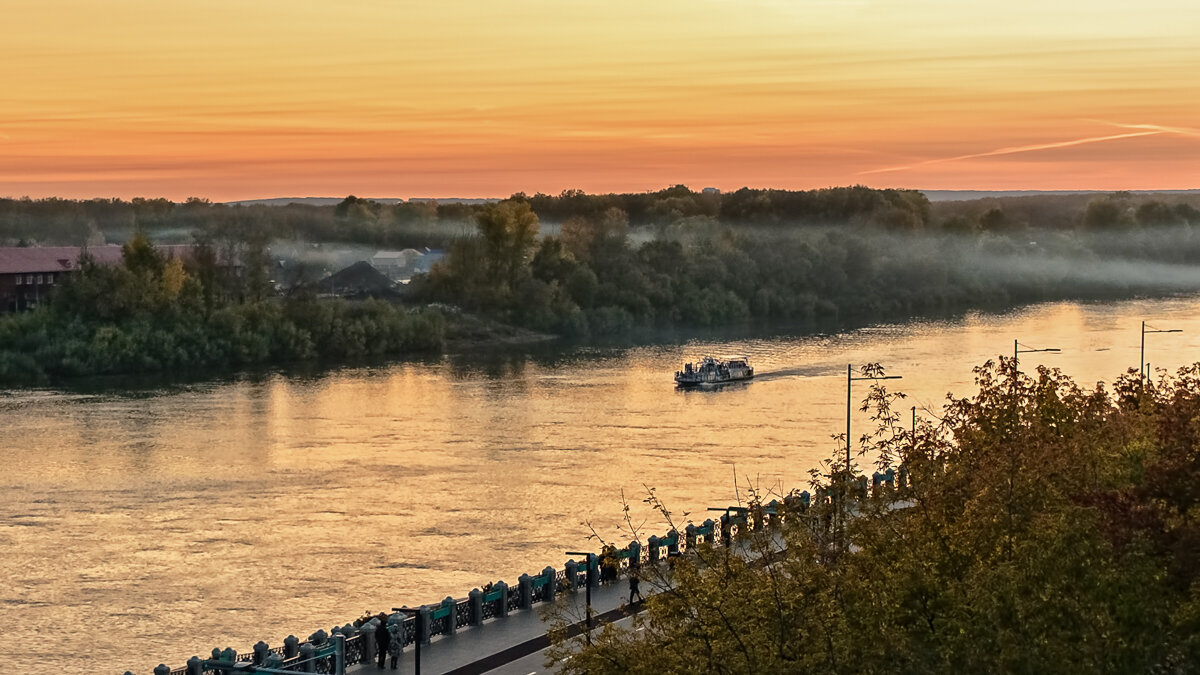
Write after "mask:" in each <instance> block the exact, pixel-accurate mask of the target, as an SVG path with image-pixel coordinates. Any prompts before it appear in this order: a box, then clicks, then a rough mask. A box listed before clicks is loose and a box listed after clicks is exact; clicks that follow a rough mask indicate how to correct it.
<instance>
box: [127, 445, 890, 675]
mask: <svg viewBox="0 0 1200 675" xmlns="http://www.w3.org/2000/svg"><path fill="white" fill-rule="evenodd" d="M909 480H910V479H909V475H908V470H907V468H906V467H904V466H901V467H900V469H899V471H894V470H892V469H888V470H887V471H885V472H882V473H876V474H874V475H873V476H872V477H871V482H870V488H869V490H868V483H867V478H866V477H865V476H860V477H858V480H856V482H855V483H854V492H855V493H856V496H857V497H858V498H859V499H864V500H865V499H867V498H869V497H872V498H878V497H880V496H883V495H890V496H893V497H897V498H898V497H901V496H903V495H905V494H906V493H907V490H908V487H909ZM835 498H836V495H835V493H834V491H833V490H830V489H828V488H820V489H818V490H817V493H816V495H815V496H814V495H810V494H809V493H808V492H807V491H804V492H800V493H799V494H791V495H788V496H786V497H784V498H783V500H782V501H779V500H772V501H771V502H770V503H768V504H766V505H752V506H749V507H744V506H730V507H726V508H724V509H714V510H717V511H724V513H723V514H722V515H721V516H720V518H719V519H718V520H716V521H714V520H712V519H708V520H705V521H704V522H703V523H701V524H699V525H696V524H694V523H693V524H689V525H688V526H687V527H686V528H685V529H684V531H683V533H682V534H681V533H680V532H678V531H676V530H671V531H669V532H667V533H666V534H664V535H663V536H661V537H660V536H651V537H649V538H648V539H647V540H646V542H645V544H642V543H641V542H638V541H633V542H630V544H629V545H628V546H626V547H625V548H622V549H619V550H615V551H614V550H613V549H607V555H608V556H609V557H608V560H607V561H605V560H604V559H603V558H602V557H601V556H600V555H589V556H588V558H587V560H585V561H583V562H576V561H574V560H572V561H568V562H567V564H566V566H565V567H564V568H563V569H555V568H552V567H547V568H545V569H544V570H542V572H540V573H539V574H537V575H536V576H530V575H521V578H520V583H519V584H517V585H515V586H509V585H507V584H505V583H504V582H503V581H500V582H497V583H496V584H494V585H492V584H489V586H488V587H487V588H485V590H483V591H480V590H479V589H475V590H474V591H472V592H471V593H470V595H469V597H467V598H464V599H457V600H456V599H454V598H446V599H445V600H443V601H442V602H441V603H438V604H436V605H430V606H425V607H422V608H421V609H420V611H419V612H418V615H417V616H410V615H405V614H400V613H396V614H392V615H390V616H389V617H388V623H389V624H391V625H392V634H393V639H395V640H397V641H398V642H399V645H400V648H401V649H404V648H406V647H408V646H410V645H413V644H414V643H415V642H416V641H417V640H418V639H423V641H424V642H426V643H427V642H429V639H430V638H432V637H436V636H441V635H449V634H452V633H455V632H457V631H458V630H459V629H464V628H469V627H479V626H482V625H483V624H484V623H485V622H486V621H490V620H502V619H503V618H504V617H506V616H508V614H509V613H510V612H515V611H522V610H529V609H531V608H532V605H534V604H540V603H546V602H553V601H554V600H555V598H556V596H558V595H559V594H561V593H574V592H576V591H578V590H579V589H582V588H584V587H585V586H586V585H587V583H588V574H587V568H588V566H589V565H590V566H591V568H592V580H593V583H595V584H598V583H600V579H601V571H602V570H603V569H604V565H606V564H607V565H608V569H609V571H610V572H611V571H612V570H613V569H614V568H615V569H616V570H617V572H618V573H626V574H627V573H628V570H629V567H630V566H631V565H638V566H640V565H657V564H662V563H669V562H671V559H672V558H675V557H677V556H680V555H683V554H684V553H685V552H687V553H693V552H696V551H698V550H700V549H701V548H703V547H706V546H714V545H718V544H724V545H726V546H730V545H732V543H733V542H734V541H736V540H737V539H738V538H739V537H742V536H746V535H748V534H750V533H752V532H757V531H762V530H764V529H770V528H774V527H777V526H779V525H780V524H781V523H783V522H787V521H788V520H789V519H790V518H799V519H801V520H800V521H799V522H809V523H810V526H811V527H818V526H820V525H821V523H822V519H821V518H816V519H815V520H814V519H811V518H812V517H811V516H810V515H809V511H810V509H811V508H812V506H813V505H814V504H828V503H831V502H833V500H834V499H835ZM823 515H824V516H825V518H826V519H827V518H828V514H823ZM379 620H380V619H379V617H374V618H372V619H370V620H369V621H365V622H362V623H361V624H360V625H351V624H346V625H345V626H341V627H335V628H333V629H332V630H331V631H330V634H326V633H325V631H317V632H316V633H314V634H313V635H312V636H310V637H309V639H308V640H305V641H303V642H302V641H300V640H298V639H297V638H295V637H294V636H288V638H287V639H286V640H284V645H283V646H277V647H274V648H269V647H268V646H267V645H266V644H265V643H261V642H260V643H259V644H257V645H255V649H254V650H253V651H251V652H244V653H237V652H234V651H233V650H232V649H229V648H226V649H224V650H219V649H214V650H212V658H211V659H209V660H201V659H199V657H193V658H192V659H190V660H189V661H188V664H187V665H186V666H184V667H182V668H174V669H168V668H167V667H166V666H159V667H158V668H156V669H155V670H154V673H155V675H203V673H218V674H221V673H222V671H226V672H233V671H234V670H235V669H236V667H237V666H236V665H235V664H238V663H246V662H253V663H254V664H256V665H263V664H265V663H270V664H273V665H274V667H277V668H286V669H288V670H293V671H298V672H310V673H334V672H335V671H336V668H337V659H336V650H337V649H342V650H343V658H344V662H345V663H346V664H355V663H366V662H368V660H369V657H370V656H371V655H373V654H374V653H375V635H374V630H375V627H376V626H377V625H378V624H377V623H376V622H378V621H379ZM330 635H333V636H334V637H335V638H336V641H335V640H334V639H331V638H330ZM339 645H340V646H339ZM221 664H225V668H224V669H223V668H222V667H221ZM229 666H234V668H230V667H229ZM126 675H130V673H126Z"/></svg>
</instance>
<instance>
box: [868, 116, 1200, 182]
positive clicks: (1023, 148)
mask: <svg viewBox="0 0 1200 675" xmlns="http://www.w3.org/2000/svg"><path fill="white" fill-rule="evenodd" d="M1118 126H1119V125H1118ZM1133 128H1142V127H1133ZM1165 133H1178V132H1174V131H1171V130H1168V129H1167V128H1159V127H1155V128H1152V129H1147V130H1145V131H1131V132H1129V133H1127V134H1112V135H1109V136H1089V137H1087V138H1076V139H1075V140H1071V141H1058V142H1056V143H1038V144H1036V145H1017V146H1012V147H1007V148H998V149H996V150H989V151H987V152H977V153H974V154H970V155H958V156H957V157H941V158H938V159H927V160H925V161H923V162H916V163H913V164H905V165H903V166H889V167H885V168H883V169H870V170H868V171H859V172H858V175H860V176H861V175H863V174H869V173H887V172H889V171H906V170H908V169H915V168H917V167H919V166H928V165H930V164H945V163H946V162H957V161H960V160H964V159H975V158H977V157H993V156H996V155H1015V154H1017V153H1020V152H1035V151H1037V150H1052V149H1054V148H1068V147H1071V146H1073V145H1086V144H1088V143H1102V142H1104V141H1115V140H1118V139H1121V138H1135V137H1138V136H1157V135H1159V134H1165ZM1197 135H1200V134H1197Z"/></svg>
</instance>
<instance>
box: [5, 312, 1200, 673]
mask: <svg viewBox="0 0 1200 675" xmlns="http://www.w3.org/2000/svg"><path fill="white" fill-rule="evenodd" d="M1143 319H1144V320H1147V321H1149V322H1150V323H1151V324H1152V325H1154V326H1156V327H1159V328H1180V329H1183V331H1184V332H1183V333H1180V334H1153V335H1148V336H1147V338H1146V339H1147V346H1146V360H1148V361H1150V362H1151V363H1152V364H1153V366H1154V367H1156V368H1157V367H1165V368H1171V369H1174V368H1175V367H1178V366H1180V365H1182V364H1185V363H1190V362H1192V361H1196V360H1200V352H1198V351H1197V349H1196V348H1197V346H1200V297H1197V296H1188V297H1180V298H1173V299H1165V300H1137V301H1128V302H1118V303H1105V304H1076V303H1053V304H1044V305H1037V306H1034V307H1029V308H1025V309H1021V310H1017V311H1013V312H1010V313H1006V314H1000V315H996V314H968V315H965V316H963V317H959V318H956V319H953V320H945V321H916V322H910V323H902V324H886V325H876V326H869V327H865V328H861V329H857V330H853V331H849V332H845V333H837V334H820V335H812V334H786V335H777V336H774V337H763V338H754V339H719V340H718V339H699V340H693V341H688V342H686V343H682V344H680V343H679V342H671V343H668V344H664V343H658V344H652V345H645V346H635V347H628V348H625V347H612V348H597V347H567V346H549V347H547V346H544V345H543V346H537V347H534V348H530V349H528V350H524V351H517V352H512V351H510V352H507V353H505V354H502V355H493V356H490V357H480V356H472V357H460V356H450V357H447V358H445V359H441V360H435V361H427V362H396V363H391V364H386V365H382V366H374V367H353V368H342V369H337V370H331V371H323V372H320V373H318V374H316V375H300V374H294V373H293V374H283V373H260V374H253V375H242V376H236V377H227V378H224V379H220V380H215V381H208V382H201V383H188V384H173V385H157V386H155V387H153V388H150V389H147V388H136V389H130V388H122V389H119V390H115V391H114V390H112V389H104V388H100V387H98V386H97V385H96V384H95V383H90V384H86V385H82V386H85V387H90V388H88V389H83V388H74V389H47V390H34V391H30V390H16V391H9V392H3V393H0V420H2V428H3V430H4V434H3V437H2V440H0V463H2V466H3V469H4V470H3V472H2V473H0V551H3V555H2V558H0V563H2V564H0V608H2V609H3V611H4V619H5V625H6V626H7V629H6V634H7V635H8V638H9V639H8V640H7V641H6V646H5V648H4V650H3V654H0V670H3V671H4V672H10V671H11V670H13V668H14V667H15V664H16V663H20V664H21V670H22V672H27V673H63V672H69V673H84V672H87V673H112V674H113V675H118V674H119V673H122V672H124V671H125V670H126V669H131V670H133V671H134V672H135V673H137V674H138V675H144V674H147V673H149V672H150V671H151V670H152V669H153V667H154V666H155V665H157V664H158V663H160V662H165V663H167V664H168V665H171V666H180V665H182V664H183V663H184V662H185V661H186V659H187V658H188V657H189V656H192V655H193V654H199V655H202V656H205V655H207V654H208V652H209V651H210V650H211V649H212V647H214V646H220V647H225V646H232V647H233V648H235V649H237V650H239V651H244V650H248V649H249V648H250V646H251V645H253V644H254V643H255V642H257V641H258V640H266V641H267V642H269V643H270V644H271V645H272V646H274V645H278V644H282V640H283V638H284V637H285V636H287V635H288V634H289V633H294V634H295V635H297V636H299V637H301V638H303V637H306V636H307V635H308V634H309V633H311V632H313V631H315V630H317V629H318V628H324V629H326V630H328V629H329V628H330V627H331V626H333V625H335V624H341V623H345V622H347V621H350V620H353V619H354V618H356V617H357V616H359V615H361V614H362V613H363V612H364V611H366V610H371V611H379V610H381V609H389V608H391V607H393V606H399V605H400V604H409V605H414V604H420V603H424V602H436V601H439V600H440V599H441V598H443V597H445V596H447V595H453V596H455V597H463V596H465V594H466V592H467V591H468V590H470V589H471V588H472V587H476V586H481V585H483V584H484V583H486V582H487V581H491V580H497V579H504V580H506V581H510V582H515V581H516V578H517V576H518V575H520V574H521V573H522V572H530V573H532V572H535V571H537V570H541V569H542V568H543V567H545V566H546V565H556V566H558V565H561V563H562V562H563V561H564V560H565V556H564V555H563V551H565V550H572V549H579V548H580V547H585V546H594V544H591V543H589V542H588V541H587V540H586V537H587V535H588V532H589V529H588V526H587V525H586V524H585V522H590V523H591V525H592V526H594V527H595V528H596V530H597V531H598V532H599V533H600V534H602V535H604V536H606V537H614V538H620V539H621V540H627V539H628V537H627V536H624V537H622V536H621V535H620V533H619V532H618V531H617V527H618V526H619V525H620V524H621V514H622V492H624V495H625V497H626V498H627V499H628V500H629V501H630V502H631V505H632V512H633V516H634V519H635V521H636V522H638V523H641V522H643V521H645V522H646V528H647V529H646V534H647V535H648V534H651V533H659V534H661V533H662V531H663V530H664V527H663V526H662V525H661V523H660V521H658V520H657V519H656V517H655V516H654V514H652V513H651V512H650V511H649V510H648V509H647V508H646V507H645V505H644V504H643V503H642V502H641V499H642V498H643V497H644V495H645V488H644V487H643V486H653V487H655V488H657V494H658V495H659V496H660V497H661V498H662V499H663V500H664V501H665V502H666V503H667V505H668V506H669V507H671V508H672V509H673V510H675V511H676V512H682V511H685V510H686V511H691V512H692V513H693V514H695V517H696V518H697V520H703V518H705V517H707V516H706V515H705V514H703V510H704V508H705V507H709V506H720V505H726V504H729V503H731V501H732V500H733V499H734V482H735V476H736V477H737V479H738V482H739V483H741V484H742V485H744V484H745V483H746V482H747V481H750V482H753V483H754V484H756V485H758V486H759V487H760V488H761V489H763V490H768V489H769V490H774V491H776V492H785V491H787V490H789V489H791V488H794V487H804V486H805V484H806V482H807V480H808V470H809V469H810V468H811V467H813V466H815V465H816V464H817V463H818V462H819V461H820V460H821V459H822V458H825V457H827V456H829V455H830V454H831V452H832V451H833V450H834V449H835V447H836V444H835V442H834V441H833V440H831V438H830V436H831V435H832V434H836V433H838V432H839V431H842V430H844V428H845V422H844V417H843V416H844V414H845V400H846V398H845V396H846V395H845V368H846V364H847V363H854V364H855V365H856V366H857V365H859V364H862V363H864V362H869V361H875V362H881V363H883V364H884V365H885V367H886V368H887V369H888V373H889V374H893V375H900V376H902V377H903V379H902V380H898V381H894V382H890V383H889V384H890V385H891V388H893V389H897V390H901V391H904V392H906V393H908V394H910V398H909V399H908V400H907V401H906V402H904V403H903V405H904V406H905V408H906V409H907V407H908V406H912V405H916V406H917V407H918V410H919V411H921V412H920V413H919V414H924V415H929V414H930V412H924V410H928V411H931V412H937V411H939V410H940V408H941V405H942V402H943V401H944V397H945V394H946V392H948V391H950V392H954V393H956V394H960V395H966V394H970V393H972V391H973V386H972V373H971V368H972V367H973V366H975V365H978V364H980V363H982V362H983V361H984V360H986V359H989V358H995V357H996V356H997V355H998V354H1005V355H1010V354H1011V353H1012V344H1013V343H1012V341H1013V339H1014V338H1017V339H1020V340H1021V342H1022V343H1024V344H1028V345H1031V346H1033V347H1058V348H1061V349H1062V352H1061V353H1059V354H1048V353H1041V354H1029V355H1026V356H1024V357H1023V359H1022V362H1021V363H1022V366H1023V367H1024V368H1029V369H1031V368H1033V367H1034V366H1035V365H1037V364H1039V363H1041V364H1046V365H1050V366H1054V367H1058V368H1061V369H1062V370H1063V371H1064V372H1065V373H1067V374H1068V375H1071V376H1073V377H1075V378H1076V380H1077V381H1079V382H1081V383H1084V384H1088V385H1091V384H1094V383H1095V382H1096V381H1097V380H1104V381H1107V382H1111V381H1112V380H1113V379H1114V378H1115V377H1116V376H1118V375H1119V374H1120V373H1121V372H1123V371H1124V370H1125V369H1126V368H1129V367H1135V368H1136V366H1137V361H1138V346H1139V339H1140V334H1139V330H1140V322H1141V321H1142V320H1143ZM705 353H714V354H747V355H748V356H749V357H750V359H751V362H752V363H753V364H754V365H755V367H756V369H757V371H758V373H759V377H758V378H757V379H755V380H754V381H753V382H750V383H748V384H741V385H734V386H730V387H726V388H724V389H721V390H719V391H677V390H676V389H675V388H674V386H673V384H672V382H671V376H672V374H673V372H674V371H675V370H676V369H678V368H679V367H680V364H681V362H682V361H684V360H688V359H694V358H696V357H698V356H700V355H702V354H705ZM856 387H861V390H860V389H857V388H856V391H855V399H856V400H857V399H860V398H861V394H862V393H865V390H866V385H865V384H863V385H856ZM855 424H856V434H855V435H857V432H860V431H863V430H865V429H866V428H867V421H866V418H865V414H859V413H857V411H856V413H855Z"/></svg>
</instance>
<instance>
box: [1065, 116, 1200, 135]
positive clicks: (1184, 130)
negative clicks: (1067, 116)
mask: <svg viewBox="0 0 1200 675" xmlns="http://www.w3.org/2000/svg"><path fill="white" fill-rule="evenodd" d="M1085 121H1086V122H1096V123H1098V124H1107V125H1108V126H1110V127H1117V128H1118V129H1149V130H1153V131H1161V132H1163V133H1167V134H1176V135H1178V136H1189V137H1192V138H1200V129H1190V128H1188V127H1168V126H1163V125H1161V124H1127V123H1124V122H1110V121H1108V120H1094V119H1089V120H1085Z"/></svg>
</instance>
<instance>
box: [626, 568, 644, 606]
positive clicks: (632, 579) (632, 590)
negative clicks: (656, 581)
mask: <svg viewBox="0 0 1200 675" xmlns="http://www.w3.org/2000/svg"><path fill="white" fill-rule="evenodd" d="M640 572H641V570H639V569H638V566H637V565H630V566H629V604H631V605H632V604H633V596H635V595H636V596H637V599H638V600H639V601H641V600H643V598H642V591H641V590H640V589H639V588H638V581H640V580H641V575H640Z"/></svg>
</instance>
